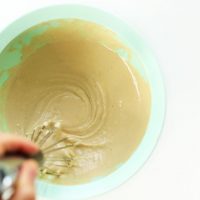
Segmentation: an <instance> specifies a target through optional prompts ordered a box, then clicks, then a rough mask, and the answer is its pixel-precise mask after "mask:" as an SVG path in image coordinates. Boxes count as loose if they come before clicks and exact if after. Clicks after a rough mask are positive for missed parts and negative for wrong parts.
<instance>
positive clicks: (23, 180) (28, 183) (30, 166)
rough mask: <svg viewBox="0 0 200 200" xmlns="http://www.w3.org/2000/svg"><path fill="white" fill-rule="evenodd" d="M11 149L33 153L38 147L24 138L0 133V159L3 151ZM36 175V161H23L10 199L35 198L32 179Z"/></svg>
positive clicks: (29, 199) (27, 199) (10, 150)
mask: <svg viewBox="0 0 200 200" xmlns="http://www.w3.org/2000/svg"><path fill="white" fill-rule="evenodd" d="M13 151H14V152H15V151H21V152H24V153H28V154H29V153H30V154H34V153H37V152H38V151H39V148H38V147H37V146H36V145H35V144H33V143H32V142H29V141H28V140H26V139H24V138H21V137H17V136H13V135H6V134H0V159H1V157H2V156H3V155H4V154H5V153H7V152H13ZM36 175H37V163H36V162H35V161H33V160H27V161H25V162H24V163H23V165H22V167H21V168H20V171H19V174H18V178H17V182H16V190H15V194H14V195H13V197H12V199H11V200H35V189H34V180H35V177H36ZM0 199H1V197H0Z"/></svg>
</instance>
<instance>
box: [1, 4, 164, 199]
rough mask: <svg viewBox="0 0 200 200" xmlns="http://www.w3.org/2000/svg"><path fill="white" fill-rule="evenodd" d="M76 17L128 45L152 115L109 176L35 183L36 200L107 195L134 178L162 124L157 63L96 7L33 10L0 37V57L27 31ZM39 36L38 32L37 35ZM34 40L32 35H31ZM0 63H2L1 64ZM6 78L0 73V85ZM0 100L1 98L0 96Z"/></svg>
mask: <svg viewBox="0 0 200 200" xmlns="http://www.w3.org/2000/svg"><path fill="white" fill-rule="evenodd" d="M60 18H64V19H68V18H78V19H83V20H88V21H91V22H95V23H97V24H100V25H103V26H105V27H107V28H109V29H111V30H112V31H113V32H115V33H116V34H117V35H118V38H119V40H120V41H121V42H122V43H124V44H125V45H126V46H128V47H129V48H130V49H131V50H132V53H133V54H134V56H133V58H132V63H133V65H134V66H135V67H136V68H137V70H138V71H139V72H140V74H141V75H142V76H143V78H144V79H146V80H147V81H148V82H149V84H150V89H151V97H152V102H151V116H150V119H149V123H148V128H147V129H146V132H145V136H144V138H143V140H142V142H141V143H140V145H139V146H138V148H137V149H136V151H135V152H133V154H132V156H131V157H130V159H129V160H128V161H127V162H125V163H124V164H123V165H121V166H119V168H118V169H117V170H116V171H114V172H113V173H111V174H110V175H108V176H105V177H100V178H98V179H96V180H94V181H91V182H89V183H87V184H83V185H76V186H64V185H56V184H51V183H47V182H45V181H41V180H37V195H38V197H39V198H41V199H42V198H45V199H53V200H66V199H68V200H78V199H79V200H80V199H85V198H88V197H92V196H94V195H98V194H102V193H104V192H107V191H109V190H111V189H113V188H115V187H117V186H119V185H120V184H122V183H123V182H124V181H126V180H127V179H128V178H130V177H131V176H132V175H134V174H135V173H136V172H137V170H138V169H139V168H141V166H142V165H143V164H144V162H145V161H146V160H147V159H148V157H149V155H150V154H151V152H152V150H153V148H154V146H155V145H156V143H157V141H158V138H159V135H160V132H161V129H162V126H163V121H164V114H165V91H164V86H163V80H162V77H161V74H160V71H159V67H158V64H157V62H156V60H155V58H154V56H153V54H152V52H151V50H150V49H149V48H148V46H147V45H146V44H145V43H144V42H143V40H142V39H141V38H140V37H139V36H138V35H137V34H136V33H135V32H134V31H133V30H132V28H130V27H129V26H128V25H127V24H126V23H124V22H123V21H121V20H120V19H118V18H116V17H114V16H113V15H111V14H108V13H106V12H104V11H101V10H98V9H96V8H92V7H87V6H81V5H59V6H53V7H47V8H43V9H40V10H37V11H34V12H32V13H30V14H28V15H26V16H23V17H22V18H20V19H18V20H17V21H15V22H14V23H12V24H11V25H9V26H8V27H7V28H6V29H5V30H4V31H3V32H2V33H1V34H0V54H1V52H2V50H3V49H4V48H5V47H6V45H7V44H8V43H9V42H10V41H11V40H13V39H14V38H15V37H16V36H18V35H19V34H20V33H22V32H23V31H25V30H27V29H28V28H30V27H32V26H34V25H37V24H39V23H42V22H45V21H48V20H52V19H60ZM36 34H38V33H36ZM32 37H34V35H33V36H32ZM5 56H6V57H4V60H5V58H6V61H5V63H4V64H5V65H4V66H5V67H13V66H15V65H16V64H17V63H19V62H20V52H15V54H9V55H5ZM0 62H1V61H0ZM7 78H8V75H7V74H6V72H5V73H1V74H0V85H2V84H3V83H4V82H5V81H6V80H7ZM1 98H2V97H1ZM1 98H0V100H1ZM2 116H3V115H1V114H0V120H1V122H2V123H3V124H4V128H5V129H6V121H5V119H3V117H2Z"/></svg>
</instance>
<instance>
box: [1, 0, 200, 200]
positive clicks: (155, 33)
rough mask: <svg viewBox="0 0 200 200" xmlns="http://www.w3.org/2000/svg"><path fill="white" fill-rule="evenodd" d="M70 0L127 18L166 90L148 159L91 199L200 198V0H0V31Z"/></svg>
mask: <svg viewBox="0 0 200 200" xmlns="http://www.w3.org/2000/svg"><path fill="white" fill-rule="evenodd" d="M69 2H73V3H84V4H87V5H93V6H96V7H99V8H103V9H105V10H107V11H110V12H112V13H114V14H115V15H118V16H119V17H121V18H123V19H124V20H125V21H127V22H129V23H130V24H131V25H132V26H133V28H134V29H135V30H136V31H138V32H139V33H140V35H142V36H143V38H144V39H145V40H146V41H147V43H149V45H150V46H151V47H152V49H153V51H154V52H155V55H156V57H157V59H158V62H159V63H160V66H161V70H162V72H163V75H164V79H165V84H166V89H167V116H166V121H165V127H164V130H163V133H162V136H161V138H160V141H159V143H158V146H157V147H156V149H155V151H154V153H153V155H152V156H151V158H150V160H149V161H148V162H147V163H146V164H145V166H144V167H143V168H142V170H140V172H139V173H137V174H136V175H135V176H134V177H133V178H131V179H130V180H129V181H128V182H126V183H125V184H123V185H122V186H121V187H119V188H117V189H115V190H113V191H111V192H110V193H107V194H105V195H102V196H99V197H97V198H93V200H111V199H115V200H122V199H123V200H133V199H134V200H149V199H150V200H199V199H200V1H199V0H122V1H120V0H82V1H81V0H79V1H78V0H73V1H67V0H62V1H61V0H60V1H59V0H42V1H41V0H17V1H13V0H0V30H2V29H3V28H4V27H6V26H7V25H8V24H9V23H10V22H12V21H13V20H15V19H16V18H18V17H20V16H21V15H23V14H25V13H27V12H29V11H31V10H35V9H37V8H40V7H42V6H45V5H52V4H58V3H69ZM0 39H1V38H0ZM66 200H67V198H66Z"/></svg>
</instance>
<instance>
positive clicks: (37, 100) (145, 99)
mask: <svg viewBox="0 0 200 200" xmlns="http://www.w3.org/2000/svg"><path fill="white" fill-rule="evenodd" d="M57 22H59V24H60V25H59V26H57V27H54V28H53V29H49V30H46V31H45V32H44V33H43V34H41V35H39V36H37V37H35V38H34V39H33V40H32V41H31V43H30V44H28V45H26V46H25V47H24V48H23V50H22V51H23V57H22V62H21V63H20V64H19V65H18V66H16V67H15V68H12V69H10V73H11V75H12V76H11V78H10V79H9V80H8V81H7V82H6V84H5V87H4V89H3V90H1V93H2V94H6V95H7V96H6V105H5V114H6V119H7V122H8V125H9V129H10V131H12V132H17V133H19V134H22V135H26V136H27V137H29V138H30V139H32V140H33V141H35V142H36V143H38V144H39V145H40V147H41V148H42V149H43V150H44V152H45V153H46V154H45V157H46V160H45V163H44V167H43V168H42V169H41V177H42V178H44V179H48V180H51V181H52V182H54V183H59V184H67V185H72V184H80V183H84V182H88V181H90V180H92V179H95V178H97V177H100V176H104V175H108V174H109V173H110V172H112V171H114V170H115V169H117V167H118V166H119V165H120V164H122V163H124V162H125V161H126V160H127V159H128V158H129V157H130V156H131V154H132V153H133V152H134V150H135V149H136V148H137V146H138V144H139V143H140V142H141V140H142V138H143V136H144V133H145V130H146V128H147V124H148V119H149V115H150V102H151V98H150V89H149V86H148V83H147V82H146V81H145V80H144V79H143V78H142V76H141V75H140V74H139V73H138V72H137V71H136V70H135V69H134V67H132V66H131V64H130V63H129V62H128V61H125V59H122V58H121V57H120V56H119V55H118V54H117V53H116V50H117V49H122V50H123V51H125V52H126V53H127V55H128V57H129V59H130V55H131V53H130V51H129V50H128V48H126V47H125V46H124V45H122V44H121V43H120V42H119V41H118V40H117V38H116V35H115V34H114V33H113V32H111V31H110V30H108V29H105V28H103V27H101V26H99V25H96V24H94V23H90V22H86V21H82V20H76V19H75V20H65V21H64V20H57ZM46 24H48V22H47V23H46ZM43 25H44V24H41V25H38V26H35V27H33V28H32V29H36V28H37V27H39V26H43ZM23 34H25V33H23ZM40 43H41V44H43V45H41V47H40V48H35V46H38V44H40ZM49 121H50V122H55V124H56V125H55V124H54V125H55V127H56V128H55V127H53V128H54V132H53V133H52V134H51V133H50V136H49V137H48V138H46V139H45V138H44V137H45V134H48V133H49V132H48V131H47V132H45V131H46V129H45V128H44V129H45V131H44V133H42V134H41V135H40V136H38V138H37V134H39V133H38V132H39V131H38V130H36V131H35V133H34V135H33V130H34V129H37V127H40V126H42V125H43V123H47V122H49ZM50 126H51V125H50ZM40 128H41V129H42V127H40ZM43 138H44V139H43ZM63 138H65V140H63V141H61V142H60V143H57V142H58V141H59V140H60V139H63ZM42 139H43V140H42ZM54 143H57V144H55V145H54ZM52 144H53V145H52ZM63 147H65V148H63ZM51 150H52V151H51Z"/></svg>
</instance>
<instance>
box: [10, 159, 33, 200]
mask: <svg viewBox="0 0 200 200" xmlns="http://www.w3.org/2000/svg"><path fill="white" fill-rule="evenodd" d="M36 175H37V163H36V162H35V161H32V160H29V161H26V162H24V164H23V165H22V168H21V170H20V173H19V179H18V181H17V184H16V192H15V194H14V197H13V199H12V200H35V187H34V180H35V178H36Z"/></svg>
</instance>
